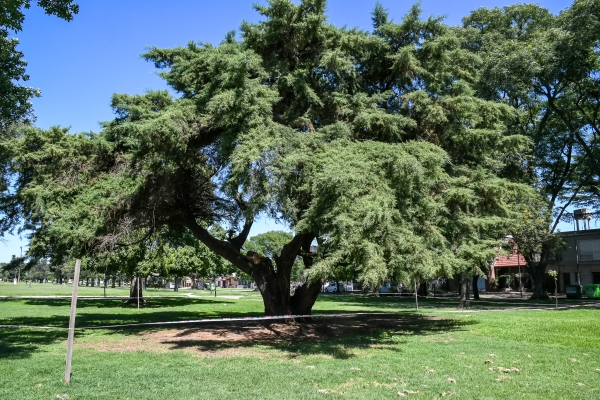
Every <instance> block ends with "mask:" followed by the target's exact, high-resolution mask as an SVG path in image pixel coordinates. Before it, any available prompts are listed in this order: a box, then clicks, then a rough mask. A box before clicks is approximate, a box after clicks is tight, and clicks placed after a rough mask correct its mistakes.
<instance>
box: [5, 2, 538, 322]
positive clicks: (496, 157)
mask: <svg viewBox="0 0 600 400" xmlns="http://www.w3.org/2000/svg"><path fill="white" fill-rule="evenodd" d="M255 8H256V9H257V11H258V12H259V13H260V14H261V15H262V16H263V17H264V20H263V21H262V22H259V23H256V24H250V23H244V24H242V27H241V40H240V41H238V40H236V35H235V33H233V32H232V33H230V34H228V35H227V36H226V37H225V39H224V40H223V42H222V43H221V44H220V45H218V46H212V45H210V44H204V43H189V44H188V45H187V46H185V47H178V48H173V49H159V48H152V49H150V50H149V51H148V52H147V53H146V54H145V55H144V57H145V58H146V59H147V60H149V61H152V62H154V64H155V65H156V67H157V68H160V69H162V70H163V72H162V73H161V76H162V77H163V78H164V79H165V80H166V81H167V83H168V84H169V85H170V86H171V87H172V89H174V90H175V91H176V92H177V93H178V97H177V98H174V97H173V96H171V95H170V94H169V93H168V92H166V91H152V92H148V93H147V94H145V95H134V96H130V95H125V94H118V95H114V96H113V99H112V107H113V109H114V112H115V115H116V117H115V119H114V120H112V121H109V122H106V123H104V125H103V129H102V131H101V132H100V133H98V134H93V133H88V134H70V133H68V132H67V130H65V129H60V128H52V129H49V130H41V129H36V128H32V127H24V128H22V129H21V130H20V131H19V137H18V138H17V139H16V140H12V141H10V142H9V143H8V144H7V146H9V148H10V151H11V152H12V154H14V157H13V158H12V163H11V172H12V173H13V174H15V176H16V177H17V179H16V182H17V184H16V195H15V196H16V197H15V199H16V202H15V203H14V204H13V208H11V209H10V211H11V212H13V213H14V214H15V215H17V214H18V215H19V217H21V218H23V219H24V220H25V221H26V228H27V229H30V230H31V231H32V232H33V234H32V241H31V246H30V250H29V252H28V257H30V258H31V259H32V260H33V259H36V258H40V257H48V258H50V259H51V260H52V261H53V262H54V261H55V260H56V262H60V260H66V259H69V258H76V257H83V256H88V257H95V256H96V255H97V254H100V253H102V252H103V251H111V249H112V248H113V247H115V246H116V247H119V246H121V244H126V243H134V242H128V238H130V237H131V235H132V234H133V235H134V236H135V243H142V242H144V241H148V240H151V238H152V236H153V235H155V234H157V232H160V231H161V229H169V230H174V231H177V230H184V231H187V232H188V233H190V234H191V235H193V236H194V237H195V238H196V239H197V240H199V241H200V242H202V243H203V245H204V246H206V248H208V249H209V250H210V251H212V252H213V253H215V254H216V255H218V256H220V257H223V258H224V259H225V260H227V261H228V262H229V263H231V264H232V265H233V266H235V267H236V268H238V269H239V270H241V271H242V272H244V273H245V274H247V275H249V276H251V277H252V279H253V280H254V281H255V282H256V283H257V285H258V287H259V289H260V292H261V295H262V297H263V302H264V306H265V313H266V314H267V315H289V314H302V315H306V314H310V311H311V309H312V306H313V304H314V302H315V300H316V298H317V295H318V293H319V291H320V288H321V280H322V279H323V278H325V277H327V276H335V275H337V274H338V273H340V271H339V269H344V270H348V269H350V270H352V271H354V272H355V274H356V276H357V279H358V280H360V281H362V282H363V283H365V284H366V285H368V286H370V287H378V286H379V285H380V284H381V283H382V282H383V281H384V280H387V279H389V277H391V276H394V277H395V279H397V280H401V281H402V280H403V281H405V282H413V281H415V280H421V281H423V280H426V279H429V278H431V277H434V276H452V275H454V274H457V273H458V274H463V280H465V279H468V278H469V276H470V275H472V274H473V272H472V271H473V269H474V268H478V267H477V265H479V264H481V263H482V262H483V261H484V260H490V259H493V256H494V254H495V252H496V251H497V250H496V247H498V246H499V245H500V243H501V239H502V238H503V237H504V236H505V234H506V232H507V230H508V228H509V226H510V223H511V221H513V220H515V218H517V214H516V212H515V211H516V210H517V208H518V207H517V202H516V200H515V199H517V198H518V197H519V195H521V194H527V195H528V196H529V197H531V198H534V197H535V196H536V194H535V193H532V192H531V190H530V188H529V187H528V186H527V185H524V184H522V183H521V182H520V180H523V178H522V176H523V175H526V173H527V171H528V169H527V168H528V166H529V165H528V164H527V157H526V155H527V152H528V151H529V146H530V143H531V142H530V140H529V139H528V138H527V136H526V135H523V134H520V133H519V132H512V131H510V130H509V129H508V128H507V126H506V123H509V122H510V121H512V119H511V118H512V116H513V110H512V109H511V108H510V106H509V105H507V104H506V103H505V102H502V101H498V100H489V99H482V98H481V97H478V92H477V90H476V86H477V85H478V84H479V81H478V71H479V69H480V67H481V59H480V58H479V57H478V56H477V55H476V54H474V53H473V52H472V51H471V50H470V49H468V48H466V46H464V40H463V39H462V36H460V34H459V31H458V30H457V29H453V28H451V27H448V26H446V25H444V24H443V23H442V19H441V18H429V19H427V20H422V19H421V17H420V10H419V8H418V6H413V7H412V8H411V9H410V10H409V12H408V14H407V15H406V16H405V17H404V18H403V20H402V21H401V22H400V23H395V22H392V21H391V20H390V19H389V17H388V15H387V12H386V11H385V9H384V8H383V7H382V6H381V5H377V6H376V8H375V10H374V12H373V15H372V17H373V31H372V32H365V31H360V30H356V29H346V28H337V27H335V26H332V25H330V24H328V23H327V18H326V15H325V1H323V0H304V1H302V2H301V3H300V4H297V5H296V4H294V3H292V2H291V1H288V0H272V1H270V2H269V3H268V5H266V6H256V7H255ZM260 215H267V216H270V217H272V218H275V219H277V220H279V221H281V222H284V223H285V224H287V225H288V226H289V227H290V228H291V229H292V230H293V232H294V234H293V236H292V237H291V239H289V240H288V241H287V242H286V243H285V244H284V245H283V246H282V248H281V251H280V253H271V255H270V256H267V255H265V254H259V253H258V252H255V251H245V250H244V249H243V246H244V243H245V242H246V241H247V239H248V235H249V232H250V229H251V227H252V224H253V222H254V220H255V218H257V217H258V216H260ZM215 225H221V226H224V227H225V228H228V231H227V235H226V236H222V235H220V234H218V232H214V231H211V227H213V226H215ZM315 240H316V241H317V243H318V244H319V246H318V251H317V252H316V253H315V252H311V251H310V245H311V243H313V241H315ZM116 247H115V248H116ZM151 248H152V247H151V246H148V245H147V246H145V247H144V249H151ZM297 257H301V258H302V261H303V264H304V267H305V271H304V273H303V276H304V279H305V283H304V284H303V285H302V286H300V287H299V288H297V289H296V290H295V292H294V294H293V295H291V294H290V281H291V274H292V269H293V267H294V264H295V262H296V259H297ZM153 259H154V258H153Z"/></svg>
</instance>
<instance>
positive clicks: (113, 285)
mask: <svg viewBox="0 0 600 400" xmlns="http://www.w3.org/2000/svg"><path fill="white" fill-rule="evenodd" d="M116 280H117V278H116V277H115V276H113V277H112V285H111V287H112V288H113V289H114V288H115V281H116Z"/></svg>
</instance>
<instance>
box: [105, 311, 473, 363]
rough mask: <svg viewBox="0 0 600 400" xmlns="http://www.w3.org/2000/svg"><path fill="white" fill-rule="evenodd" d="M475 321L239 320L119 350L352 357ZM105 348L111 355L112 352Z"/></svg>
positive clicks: (143, 337)
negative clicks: (273, 353) (302, 321)
mask: <svg viewBox="0 0 600 400" xmlns="http://www.w3.org/2000/svg"><path fill="white" fill-rule="evenodd" d="M476 323H477V322H474V321H465V320H453V319H439V318H431V317H424V316H421V315H415V314H409V313H404V314H401V315H400V314H395V315H357V316H354V317H345V318H335V317H333V318H332V317H327V318H314V319H313V321H311V322H308V323H295V322H292V323H284V322H274V321H239V322H229V323H210V324H202V325H200V326H194V327H187V328H183V329H156V330H153V331H151V332H149V331H143V332H142V331H138V333H137V337H135V338H134V339H135V340H132V338H131V337H129V338H128V339H126V340H125V341H124V342H123V343H115V345H116V346H117V347H118V349H119V350H118V351H126V350H124V347H123V344H125V346H128V347H129V348H130V349H131V350H147V351H156V350H157V349H161V348H162V349H168V350H186V351H191V352H193V353H195V354H198V355H200V356H208V357H211V356H218V357H223V356H225V357H226V356H236V355H246V356H252V355H256V352H257V351H258V352H259V353H260V352H261V351H262V352H263V353H264V351H266V350H276V351H278V352H279V353H278V354H279V355H280V356H283V357H285V358H288V359H293V358H296V357H299V356H301V355H324V356H327V357H331V358H335V359H349V358H352V357H355V356H356V352H357V351H359V350H369V351H379V350H387V351H395V352H401V351H402V349H401V346H399V345H402V344H404V343H406V338H407V337H408V336H413V335H417V336H427V335H439V334H446V333H449V332H457V331H461V330H464V329H465V328H466V326H468V325H472V324H476ZM104 350H107V351H111V348H110V346H109V347H105V348H104ZM113 350H114V349H113ZM263 355H264V354H263Z"/></svg>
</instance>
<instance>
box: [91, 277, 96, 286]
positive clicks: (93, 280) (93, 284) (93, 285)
mask: <svg viewBox="0 0 600 400" xmlns="http://www.w3.org/2000/svg"><path fill="white" fill-rule="evenodd" d="M91 281H92V287H94V283H95V281H94V278H92V279H91Z"/></svg>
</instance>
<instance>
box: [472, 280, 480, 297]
mask: <svg viewBox="0 0 600 400" xmlns="http://www.w3.org/2000/svg"><path fill="white" fill-rule="evenodd" d="M477 281H479V275H473V280H472V286H473V300H479V288H478V287H477Z"/></svg>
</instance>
